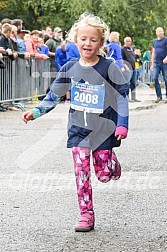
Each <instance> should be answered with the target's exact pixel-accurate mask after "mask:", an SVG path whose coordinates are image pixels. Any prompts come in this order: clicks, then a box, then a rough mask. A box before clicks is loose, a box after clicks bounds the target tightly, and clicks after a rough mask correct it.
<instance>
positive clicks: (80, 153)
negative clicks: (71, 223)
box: [72, 147, 121, 213]
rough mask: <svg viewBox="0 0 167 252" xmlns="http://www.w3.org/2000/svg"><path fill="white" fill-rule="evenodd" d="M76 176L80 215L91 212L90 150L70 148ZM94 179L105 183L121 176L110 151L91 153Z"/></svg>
mask: <svg viewBox="0 0 167 252" xmlns="http://www.w3.org/2000/svg"><path fill="white" fill-rule="evenodd" d="M72 153H73V159H74V169H75V176H76V185H77V194H78V203H79V208H80V211H81V213H85V212H93V200H92V186H91V179H90V177H91V170H90V149H89V148H83V147H73V148H72ZM92 156H93V165H94V169H95V174H96V177H97V178H98V180H99V181H101V182H103V183H106V182H108V181H110V180H111V179H113V180H117V179H119V178H120V176H121V166H120V164H119V162H118V160H117V158H116V155H115V153H114V152H113V151H112V150H96V151H93V152H92Z"/></svg>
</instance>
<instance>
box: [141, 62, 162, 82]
mask: <svg viewBox="0 0 167 252" xmlns="http://www.w3.org/2000/svg"><path fill="white" fill-rule="evenodd" d="M150 66H151V61H144V62H143V65H142V68H141V71H142V72H141V76H142V78H141V79H142V82H143V83H145V84H153V83H154V80H153V71H152V70H151V69H150ZM159 82H160V83H164V79H163V76H162V73H160V74H159Z"/></svg>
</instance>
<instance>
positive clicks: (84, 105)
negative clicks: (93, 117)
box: [71, 81, 105, 113]
mask: <svg viewBox="0 0 167 252" xmlns="http://www.w3.org/2000/svg"><path fill="white" fill-rule="evenodd" d="M104 97H105V84H104V83H103V84H100V85H95V84H89V83H88V82H85V83H81V82H76V81H73V82H72V88H71V108H73V109H75V110H79V111H86V112H87V113H103V109H104Z"/></svg>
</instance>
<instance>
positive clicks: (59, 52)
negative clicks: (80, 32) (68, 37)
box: [55, 40, 67, 71]
mask: <svg viewBox="0 0 167 252" xmlns="http://www.w3.org/2000/svg"><path fill="white" fill-rule="evenodd" d="M65 45H66V42H65V41H64V40H63V41H62V42H61V45H60V46H58V47H57V49H56V55H55V59H56V60H55V62H56V65H57V69H58V71H59V70H60V68H61V67H62V66H63V65H64V64H65V63H66V62H67V56H66V50H65Z"/></svg>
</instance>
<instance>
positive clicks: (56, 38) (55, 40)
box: [46, 27, 62, 82]
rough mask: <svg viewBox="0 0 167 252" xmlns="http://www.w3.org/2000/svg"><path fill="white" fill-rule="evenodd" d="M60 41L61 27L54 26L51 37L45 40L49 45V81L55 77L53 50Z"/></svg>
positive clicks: (55, 67)
mask: <svg viewBox="0 0 167 252" xmlns="http://www.w3.org/2000/svg"><path fill="white" fill-rule="evenodd" d="M61 41H62V29H61V28H60V27H56V28H55V29H54V32H53V37H52V38H50V39H48V40H47V41H46V45H47V46H48V47H49V56H50V64H51V65H50V72H51V82H53V80H54V79H55V77H56V75H57V71H58V69H57V65H56V63H55V52H56V48H57V47H58V46H60V44H61Z"/></svg>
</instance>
